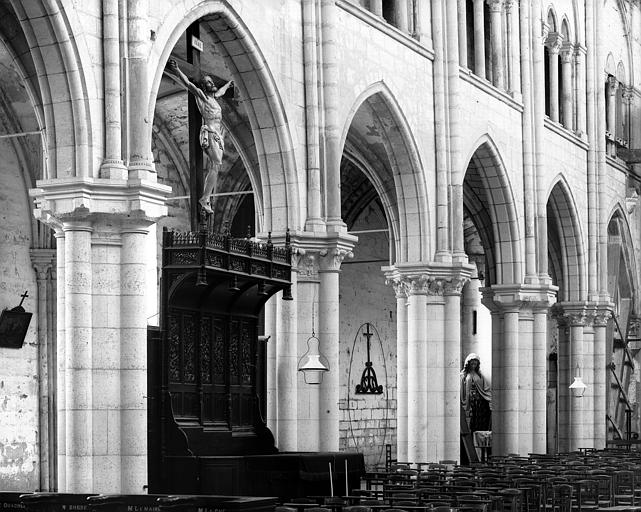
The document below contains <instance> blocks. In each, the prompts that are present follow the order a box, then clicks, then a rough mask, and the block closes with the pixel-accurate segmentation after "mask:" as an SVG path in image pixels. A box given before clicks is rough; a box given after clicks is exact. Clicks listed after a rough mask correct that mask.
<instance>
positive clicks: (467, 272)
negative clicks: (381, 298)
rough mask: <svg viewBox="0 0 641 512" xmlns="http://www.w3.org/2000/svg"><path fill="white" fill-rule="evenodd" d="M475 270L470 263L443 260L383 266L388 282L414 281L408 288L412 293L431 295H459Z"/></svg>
mask: <svg viewBox="0 0 641 512" xmlns="http://www.w3.org/2000/svg"><path fill="white" fill-rule="evenodd" d="M475 270H476V269H475V267H474V265H473V264H469V263H441V262H428V263H400V264H397V265H395V266H393V267H385V268H383V271H384V273H385V276H386V278H387V283H388V284H389V283H396V282H399V281H405V282H407V283H413V284H410V285H409V288H408V289H409V290H410V294H419V293H420V294H423V295H431V296H443V295H459V294H460V293H461V291H462V289H463V286H465V283H467V282H468V281H469V280H470V277H471V276H472V274H473V273H474V272H475ZM411 290H413V291H411Z"/></svg>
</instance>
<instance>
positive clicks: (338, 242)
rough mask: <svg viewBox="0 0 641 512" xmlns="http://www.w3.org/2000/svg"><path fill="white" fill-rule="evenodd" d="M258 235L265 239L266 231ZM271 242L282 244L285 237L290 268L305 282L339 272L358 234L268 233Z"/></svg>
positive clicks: (352, 254) (351, 255) (349, 255)
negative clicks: (323, 273) (327, 273)
mask: <svg viewBox="0 0 641 512" xmlns="http://www.w3.org/2000/svg"><path fill="white" fill-rule="evenodd" d="M258 236H259V238H267V236H268V235H267V234H266V233H259V235H258ZM270 236H271V239H272V242H273V244H274V245H279V246H282V245H284V244H285V243H286V240H289V241H290V244H291V247H292V268H293V270H294V271H296V272H298V278H299V279H302V280H306V281H315V280H318V279H319V274H320V273H322V272H340V266H341V263H342V262H343V260H344V259H345V258H352V257H353V256H354V253H353V252H352V249H353V248H354V245H355V244H356V242H357V241H358V237H356V236H354V235H350V234H347V233H337V232H331V233H312V232H308V231H293V232H289V234H287V233H285V232H283V233H273V232H272V233H271V235H270Z"/></svg>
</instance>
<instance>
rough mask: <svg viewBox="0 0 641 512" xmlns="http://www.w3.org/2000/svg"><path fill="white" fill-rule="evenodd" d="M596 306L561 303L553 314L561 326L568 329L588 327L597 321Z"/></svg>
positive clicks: (586, 303) (580, 303)
mask: <svg viewBox="0 0 641 512" xmlns="http://www.w3.org/2000/svg"><path fill="white" fill-rule="evenodd" d="M594 313H595V310H594V305H593V304H591V303H589V302H559V303H558V304H556V305H555V306H554V308H553V311H552V314H553V316H554V317H555V318H556V319H557V321H558V322H559V324H561V325H565V326H568V327H587V326H589V325H592V323H593V322H594V319H595V315H594Z"/></svg>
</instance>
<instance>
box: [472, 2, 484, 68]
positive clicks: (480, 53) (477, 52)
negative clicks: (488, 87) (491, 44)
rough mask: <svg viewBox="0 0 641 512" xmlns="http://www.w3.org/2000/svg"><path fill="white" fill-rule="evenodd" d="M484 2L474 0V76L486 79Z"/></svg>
mask: <svg viewBox="0 0 641 512" xmlns="http://www.w3.org/2000/svg"><path fill="white" fill-rule="evenodd" d="M484 3H485V0H474V74H475V75H477V76H479V77H481V78H486V72H485V21H484V20H485V14H484V12H483V9H484V7H483V6H484Z"/></svg>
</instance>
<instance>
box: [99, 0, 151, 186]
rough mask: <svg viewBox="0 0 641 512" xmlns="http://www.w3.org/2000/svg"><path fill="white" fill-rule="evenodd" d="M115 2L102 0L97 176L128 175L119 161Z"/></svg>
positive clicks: (120, 177)
mask: <svg viewBox="0 0 641 512" xmlns="http://www.w3.org/2000/svg"><path fill="white" fill-rule="evenodd" d="M118 4H119V2H118V0H104V1H103V2H102V24H103V31H102V34H103V35H102V51H103V59H104V66H103V83H104V102H105V106H104V113H105V154H104V160H103V162H102V165H101V166H100V176H101V177H103V178H112V179H127V169H126V167H125V166H124V164H123V162H122V127H121V119H122V111H121V82H120V75H121V72H120V44H121V41H120V36H119V26H118V25H119V23H120V19H119V18H120V13H119V8H118V7H119V6H118ZM123 17H124V16H123ZM143 89H144V88H143Z"/></svg>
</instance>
